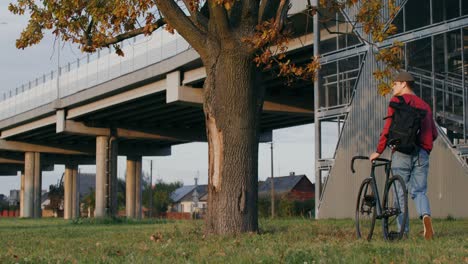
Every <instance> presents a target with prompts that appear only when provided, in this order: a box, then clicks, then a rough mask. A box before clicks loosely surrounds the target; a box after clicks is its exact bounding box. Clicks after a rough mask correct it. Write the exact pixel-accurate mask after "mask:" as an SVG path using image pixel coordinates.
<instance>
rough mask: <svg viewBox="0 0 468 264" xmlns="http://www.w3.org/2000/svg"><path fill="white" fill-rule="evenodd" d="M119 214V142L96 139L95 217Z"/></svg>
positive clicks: (101, 137) (100, 137) (113, 138)
mask: <svg viewBox="0 0 468 264" xmlns="http://www.w3.org/2000/svg"><path fill="white" fill-rule="evenodd" d="M116 214H117V140H116V138H115V137H107V136H98V137H96V211H95V214H94V216H95V217H105V216H115V215H116Z"/></svg>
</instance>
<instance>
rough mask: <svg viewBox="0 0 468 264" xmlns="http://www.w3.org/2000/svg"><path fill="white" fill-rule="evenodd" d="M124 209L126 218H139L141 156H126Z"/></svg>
mask: <svg viewBox="0 0 468 264" xmlns="http://www.w3.org/2000/svg"><path fill="white" fill-rule="evenodd" d="M125 181H126V195H125V197H126V200H125V209H126V214H127V218H137V219H140V218H141V196H142V192H141V156H128V157H127V173H126V179H125Z"/></svg>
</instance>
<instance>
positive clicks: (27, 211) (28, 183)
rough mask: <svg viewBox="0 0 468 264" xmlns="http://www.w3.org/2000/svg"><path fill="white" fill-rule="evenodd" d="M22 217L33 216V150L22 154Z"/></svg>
mask: <svg viewBox="0 0 468 264" xmlns="http://www.w3.org/2000/svg"><path fill="white" fill-rule="evenodd" d="M23 196H24V201H23V207H24V209H23V217H28V218H29V217H34V152H26V153H25V154H24V194H23Z"/></svg>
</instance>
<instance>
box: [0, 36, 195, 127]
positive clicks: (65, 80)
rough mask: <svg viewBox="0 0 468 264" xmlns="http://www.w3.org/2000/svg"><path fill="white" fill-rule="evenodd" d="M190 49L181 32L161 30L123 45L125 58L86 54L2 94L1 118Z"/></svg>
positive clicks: (112, 52) (115, 55)
mask: <svg viewBox="0 0 468 264" xmlns="http://www.w3.org/2000/svg"><path fill="white" fill-rule="evenodd" d="M188 49H190V45H189V44H188V43H187V41H185V39H183V38H182V37H181V36H180V35H177V34H175V35H172V34H170V33H168V32H166V31H165V30H158V31H156V32H154V33H153V35H152V36H149V37H145V38H142V39H140V40H134V43H132V45H128V46H124V47H123V48H122V50H123V52H124V54H125V56H124V57H121V56H118V55H117V54H115V52H114V51H113V50H111V49H109V51H102V50H101V51H99V52H97V53H95V54H93V55H87V56H85V57H83V58H81V59H77V60H76V61H74V62H72V63H68V64H66V65H63V66H61V67H60V68H59V69H58V71H52V72H50V73H48V74H44V75H43V76H42V77H39V78H36V79H34V80H32V81H29V82H28V83H26V84H23V85H21V86H19V87H17V88H16V89H14V90H10V91H8V92H7V93H4V94H3V96H2V95H1V94H0V101H1V104H0V120H3V119H6V118H9V117H12V116H15V115H18V114H21V113H24V112H27V111H30V110H32V109H34V108H37V107H40V106H43V105H46V104H49V103H52V102H54V101H55V100H57V99H58V98H64V97H67V96H70V95H72V94H75V93H77V92H80V91H83V90H86V89H88V88H91V87H93V86H96V85H98V84H101V83H104V82H107V81H109V80H112V79H115V78H117V77H119V76H122V75H124V74H128V73H131V72H133V71H136V70H138V69H142V68H144V67H146V66H149V65H152V64H155V63H158V62H161V61H163V60H165V59H168V58H170V57H173V56H175V55H177V54H179V53H181V52H183V51H186V50H188ZM57 78H58V80H57Z"/></svg>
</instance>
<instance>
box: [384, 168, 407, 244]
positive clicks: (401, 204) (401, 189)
mask: <svg viewBox="0 0 468 264" xmlns="http://www.w3.org/2000/svg"><path fill="white" fill-rule="evenodd" d="M383 221H384V222H383V231H384V238H385V239H387V240H399V239H401V238H402V237H403V235H404V233H405V231H406V228H407V226H406V225H407V221H408V191H407V189H406V185H405V182H404V181H403V178H401V177H400V176H399V175H394V176H393V177H392V178H390V180H389V181H388V184H387V186H386V190H385V193H384V210H383Z"/></svg>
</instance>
